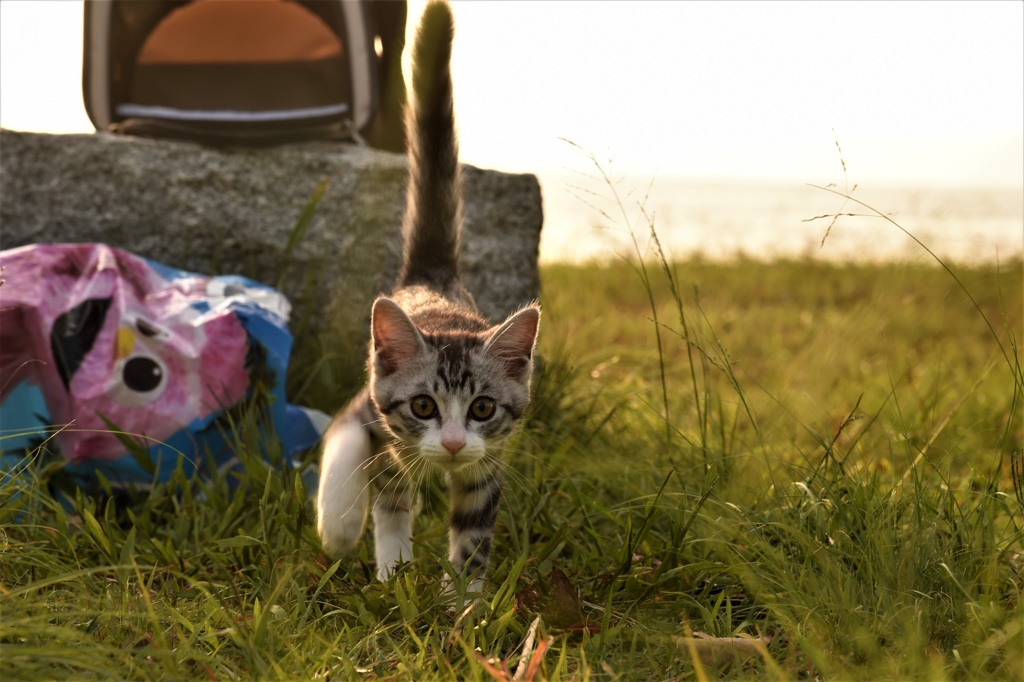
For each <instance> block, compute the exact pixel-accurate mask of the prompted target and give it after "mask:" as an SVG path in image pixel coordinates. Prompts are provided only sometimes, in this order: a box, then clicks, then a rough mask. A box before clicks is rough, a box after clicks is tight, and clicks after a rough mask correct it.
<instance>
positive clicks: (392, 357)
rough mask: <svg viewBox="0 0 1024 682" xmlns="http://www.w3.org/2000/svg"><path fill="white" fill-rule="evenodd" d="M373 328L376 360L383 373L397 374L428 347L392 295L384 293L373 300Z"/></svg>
mask: <svg viewBox="0 0 1024 682" xmlns="http://www.w3.org/2000/svg"><path fill="white" fill-rule="evenodd" d="M370 329H371V331H372V334H373V362H374V365H375V367H376V369H377V371H378V372H379V373H380V375H381V376H388V375H389V374H391V373H393V372H394V371H395V370H397V369H398V368H399V367H400V366H401V365H402V364H403V363H405V362H407V361H409V360H411V359H412V358H414V357H416V356H417V355H419V354H420V353H421V352H422V351H423V349H424V347H425V344H424V342H423V337H422V336H420V331H419V330H418V329H417V328H416V325H415V324H413V321H412V320H410V319H409V316H408V315H406V314H405V311H404V310H402V309H401V308H400V307H398V304H397V303H395V302H394V301H392V300H391V299H390V298H384V297H383V296H382V297H381V298H378V299H377V300H376V301H374V302H373V314H372V316H371V318H370Z"/></svg>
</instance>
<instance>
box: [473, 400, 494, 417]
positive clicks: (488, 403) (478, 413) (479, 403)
mask: <svg viewBox="0 0 1024 682" xmlns="http://www.w3.org/2000/svg"><path fill="white" fill-rule="evenodd" d="M469 416H470V417H472V418H473V419H475V420H477V421H479V422H482V421H487V420H488V419H490V418H491V417H493V416H494V401H493V400H491V399H490V398H477V399H476V400H474V401H473V404H472V405H470V406H469Z"/></svg>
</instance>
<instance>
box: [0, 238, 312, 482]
mask: <svg viewBox="0 0 1024 682" xmlns="http://www.w3.org/2000/svg"><path fill="white" fill-rule="evenodd" d="M0 267H2V268H3V271H2V279H3V280H4V281H3V283H2V285H0V451H2V461H3V468H4V470H5V471H6V472H7V474H8V475H10V474H11V473H12V472H15V471H17V470H18V469H19V467H22V468H24V467H25V466H29V465H31V464H32V463H37V464H38V463H39V462H42V461H52V460H53V459H54V458H55V457H56V458H61V459H63V460H65V464H64V465H63V466H62V467H60V469H61V476H62V477H64V478H65V479H68V478H70V480H73V481H75V483H76V485H78V486H79V487H82V488H83V489H85V490H86V491H88V492H96V490H97V483H98V481H99V478H100V477H99V476H98V474H101V475H102V477H103V478H105V479H106V481H108V482H109V485H110V486H112V487H114V488H118V487H121V488H127V487H136V488H145V487H146V486H149V485H152V484H153V483H158V482H163V481H166V480H168V479H169V478H170V476H171V474H172V472H174V470H175V469H176V468H177V467H179V466H181V467H182V468H183V470H184V471H185V473H186V474H187V475H194V474H197V473H199V474H202V473H203V472H212V471H214V470H216V471H221V472H223V471H225V470H228V469H230V468H231V467H232V466H233V465H235V464H237V459H236V455H237V453H236V450H235V446H236V444H237V437H236V435H237V434H236V433H235V429H237V427H238V425H239V423H241V422H242V421H243V415H245V414H248V415H249V416H250V417H251V415H252V413H251V412H248V413H246V412H245V411H246V410H254V409H256V410H261V411H262V412H261V413H260V415H259V417H258V418H257V422H258V423H259V424H261V429H262V431H263V432H264V433H263V435H264V436H265V437H266V438H265V439H262V440H264V441H265V442H267V443H269V442H277V443H281V444H282V445H283V448H281V449H280V450H279V453H280V454H282V455H284V456H285V460H287V457H288V456H289V455H294V454H295V453H297V452H299V451H302V450H304V449H308V448H310V447H312V446H314V445H315V442H316V440H317V438H318V437H319V431H320V429H319V428H318V427H319V426H322V424H321V419H320V415H318V414H316V413H315V412H313V411H308V410H301V409H299V408H296V407H295V406H292V405H288V404H287V401H286V400H285V396H284V378H285V372H286V370H287V367H288V359H289V354H290V351H291V344H292V337H291V335H290V334H289V332H288V327H287V320H288V314H289V311H290V305H289V303H288V301H287V299H286V298H285V297H284V296H283V295H282V294H280V293H279V292H277V291H275V290H274V289H271V288H269V287H266V286H264V285H261V284H258V283H256V282H254V281H252V280H249V279H246V278H243V277H236V276H230V277H206V276H203V275H197V274H194V273H189V272H184V271H182V270H175V269H172V268H169V267H166V266H163V265H160V264H158V263H155V262H153V261H150V260H147V259H144V258H141V257H138V256H135V255H132V254H130V253H128V252H126V251H123V250H120V249H115V248H111V247H109V246H106V245H103V244H38V245H31V246H24V247H21V248H16V249H10V250H6V251H2V252H0Z"/></svg>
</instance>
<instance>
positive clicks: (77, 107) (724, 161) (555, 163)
mask: <svg viewBox="0 0 1024 682" xmlns="http://www.w3.org/2000/svg"><path fill="white" fill-rule="evenodd" d="M421 4H422V3H421V2H419V1H418V0H413V2H412V4H411V6H410V19H411V20H413V18H414V17H416V16H417V14H418V8H419V7H420V6H421ZM455 16H456V22H457V31H456V52H455V57H454V60H455V63H454V70H455V79H456V82H455V87H456V100H457V115H458V118H459V125H460V131H461V137H462V152H463V158H464V160H465V161H466V162H468V163H472V164H475V165H478V166H483V167H490V168H498V169H501V170H508V171H524V172H537V173H543V174H551V173H554V172H558V171H560V170H563V169H569V170H572V169H587V162H586V159H585V158H584V157H583V155H582V154H581V153H580V152H579V151H577V150H575V149H574V148H573V147H571V146H570V145H568V144H566V143H565V142H563V141H561V140H560V139H559V138H568V139H570V140H573V141H574V142H576V143H578V144H579V145H581V146H583V147H584V148H586V149H588V150H590V151H592V152H594V153H595V154H596V155H597V156H598V157H599V158H601V159H602V160H611V162H612V167H613V169H614V170H615V171H617V172H622V173H636V174H648V175H657V176H660V177H665V176H683V177H692V178H715V179H728V178H737V179H763V180H797V181H801V182H803V181H819V180H821V179H822V178H834V177H835V176H836V170H837V167H838V155H837V153H836V150H835V146H834V139H835V138H834V137H833V132H832V130H833V129H834V130H835V133H836V135H837V136H838V139H839V142H840V144H841V145H842V148H843V153H844V158H845V160H846V163H847V166H848V167H849V169H850V175H851V177H850V179H851V182H860V183H864V182H869V181H870V182H877V183H895V184H903V185H907V184H909V185H918V186H920V185H988V186H992V185H998V186H1004V187H1016V188H1021V187H1024V2H1020V1H1018V0H1002V1H997V2H979V1H974V2H948V1H943V2H917V1H912V2H893V1H889V2H800V1H798V2H759V1H758V2H707V3H703V2H635V1H634V2H625V1H620V2H597V1H589V2H582V1H573V2H565V1H551V0H548V1H544V2H541V1H534V2H527V1H523V0H517V1H515V2H493V1H490V2H479V1H478V2H468V1H458V2H456V3H455ZM81 52H82V3H81V2H80V1H74V0H72V1H64V0H0V125H2V126H4V127H6V128H14V129H19V130H33V131H44V132H47V131H48V132H85V131H91V130H92V127H91V125H90V123H89V121H88V119H87V117H86V116H85V112H84V108H83V106H82V98H81Z"/></svg>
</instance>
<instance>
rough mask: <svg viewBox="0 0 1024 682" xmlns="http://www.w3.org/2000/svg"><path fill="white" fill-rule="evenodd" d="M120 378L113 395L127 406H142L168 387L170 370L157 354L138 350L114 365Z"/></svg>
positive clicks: (157, 396) (112, 391)
mask: <svg viewBox="0 0 1024 682" xmlns="http://www.w3.org/2000/svg"><path fill="white" fill-rule="evenodd" d="M114 371H115V372H116V374H115V378H116V379H119V380H120V381H117V382H116V383H115V386H114V387H113V388H112V389H111V395H112V396H113V397H114V399H115V400H117V402H119V403H121V404H122V405H124V406H125V407H142V406H143V405H149V404H150V403H152V402H153V401H154V400H156V399H157V398H159V397H160V396H161V395H162V394H163V392H164V391H165V390H166V389H167V385H168V383H169V379H170V376H169V372H168V370H167V365H165V364H164V361H163V360H162V359H160V358H159V357H158V356H156V355H150V354H148V353H145V352H141V353H139V352H136V353H134V354H132V355H130V356H128V357H127V358H125V360H124V361H123V362H121V363H118V365H117V366H115V367H114Z"/></svg>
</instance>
